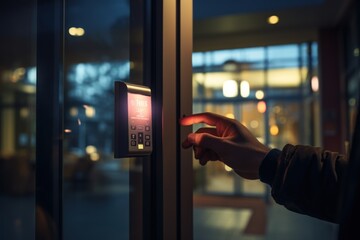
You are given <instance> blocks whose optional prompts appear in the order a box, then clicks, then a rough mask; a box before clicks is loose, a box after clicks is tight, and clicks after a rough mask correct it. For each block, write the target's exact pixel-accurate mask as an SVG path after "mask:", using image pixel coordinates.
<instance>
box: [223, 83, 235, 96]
mask: <svg viewBox="0 0 360 240" xmlns="http://www.w3.org/2000/svg"><path fill="white" fill-rule="evenodd" d="M223 94H224V96H225V97H236V96H237V95H238V84H237V82H236V81H235V80H226V81H225V82H224V84H223Z"/></svg>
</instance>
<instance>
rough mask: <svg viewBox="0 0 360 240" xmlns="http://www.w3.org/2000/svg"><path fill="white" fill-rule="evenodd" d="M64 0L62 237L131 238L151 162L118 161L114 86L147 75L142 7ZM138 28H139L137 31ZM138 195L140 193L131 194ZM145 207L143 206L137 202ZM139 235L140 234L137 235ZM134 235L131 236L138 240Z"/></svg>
mask: <svg viewBox="0 0 360 240" xmlns="http://www.w3.org/2000/svg"><path fill="white" fill-rule="evenodd" d="M136 3H137V4H134V3H133V1H128V0H107V1H83V0H67V1H66V3H65V15H64V16H65V26H64V43H65V45H64V46H65V57H64V112H63V119H64V143H63V199H64V201H63V229H64V239H65V240H71V239H74V240H75V239H88V240H91V239H93V240H95V239H109V240H110V239H129V238H130V236H131V232H130V229H133V230H134V231H133V232H132V234H134V235H136V234H137V233H140V232H141V229H142V222H141V221H139V222H137V223H136V224H137V225H136V226H132V227H134V228H131V227H130V222H131V219H134V218H136V217H137V215H136V214H137V212H136V211H132V210H131V209H136V207H134V208H131V206H130V205H133V204H134V202H136V199H137V198H139V197H140V196H141V195H136V193H137V192H139V191H142V189H141V184H140V181H137V179H142V178H141V177H142V169H143V168H142V163H143V161H149V159H148V158H121V159H115V158H114V147H120V146H114V82H115V81H124V82H129V83H136V84H145V82H144V80H143V79H144V78H143V77H142V69H141V67H139V66H142V61H143V60H142V56H138V55H139V54H138V53H139V52H140V53H141V52H143V50H144V49H143V42H142V39H139V38H136V36H134V31H138V32H137V34H142V33H141V31H143V29H141V26H140V28H137V27H138V26H137V25H136V24H137V23H138V22H139V19H142V18H143V9H142V6H143V1H136ZM136 28H137V29H136ZM134 194H135V195H134ZM139 206H141V204H139ZM139 230H140V231H139ZM133 237H134V236H132V238H133Z"/></svg>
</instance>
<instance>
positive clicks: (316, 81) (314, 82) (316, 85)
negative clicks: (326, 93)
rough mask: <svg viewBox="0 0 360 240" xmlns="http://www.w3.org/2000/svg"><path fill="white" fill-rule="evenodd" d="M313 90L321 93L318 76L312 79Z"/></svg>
mask: <svg viewBox="0 0 360 240" xmlns="http://www.w3.org/2000/svg"><path fill="white" fill-rule="evenodd" d="M311 89H312V90H313V92H317V91H319V78H318V77H316V76H314V77H312V78H311Z"/></svg>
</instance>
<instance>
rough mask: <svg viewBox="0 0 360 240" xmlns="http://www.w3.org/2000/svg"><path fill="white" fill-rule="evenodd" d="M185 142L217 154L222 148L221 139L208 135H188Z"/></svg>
mask: <svg viewBox="0 0 360 240" xmlns="http://www.w3.org/2000/svg"><path fill="white" fill-rule="evenodd" d="M186 142H187V143H188V144H189V145H194V146H198V147H201V148H207V149H210V150H213V151H214V152H216V153H218V152H219V151H220V150H221V148H222V145H223V144H222V143H223V139H222V138H220V137H217V136H214V135H212V134H209V133H190V134H189V135H188V137H187V140H186Z"/></svg>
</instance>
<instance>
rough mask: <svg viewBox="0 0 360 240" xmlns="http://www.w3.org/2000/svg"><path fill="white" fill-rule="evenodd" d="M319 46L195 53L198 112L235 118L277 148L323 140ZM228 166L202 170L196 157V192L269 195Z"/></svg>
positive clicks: (194, 85)
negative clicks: (319, 101) (242, 178)
mask: <svg viewBox="0 0 360 240" xmlns="http://www.w3.org/2000/svg"><path fill="white" fill-rule="evenodd" d="M316 48H317V44H316V43H300V44H288V45H277V46H265V47H256V48H248V49H228V50H218V51H209V52H203V53H201V52H197V53H194V54H193V60H194V64H193V94H194V95H193V97H194V104H193V111H194V112H204V111H209V112H215V113H218V114H221V115H224V116H227V117H230V118H235V119H237V120H238V121H240V122H241V123H242V124H244V125H245V126H246V127H248V128H249V130H250V131H251V132H252V133H253V134H254V135H255V136H256V137H257V138H258V139H259V141H261V142H263V143H264V144H267V145H269V146H271V147H278V148H282V147H283V145H284V144H286V143H293V144H298V143H304V144H310V143H318V142H319V129H320V126H319V125H318V123H317V122H318V121H319V116H318V112H319V111H316V107H317V106H318V87H319V86H318V82H316V80H317V76H316V75H310V74H309V73H312V74H315V73H316V72H317V71H316V67H317V62H318V61H317V54H316V51H315V50H316ZM311 49H312V51H310V50H311ZM309 54H311V55H309ZM309 59H311V63H312V65H311V66H310V65H308V64H309V63H310V62H309ZM229 79H231V80H229ZM311 87H312V88H311ZM195 130H196V129H195ZM224 168H225V166H223V164H222V163H211V164H208V166H207V167H206V168H202V167H200V166H198V163H197V161H194V171H195V182H196V184H195V188H194V191H195V192H196V193H210V192H212V193H230V194H251V193H257V194H264V193H265V188H264V186H263V185H262V184H259V183H258V184H254V185H251V184H250V183H247V182H246V181H244V180H240V179H238V178H237V176H236V175H235V174H234V173H233V172H232V171H231V169H227V171H224ZM250 185H251V187H249V186H250ZM256 189H257V190H256Z"/></svg>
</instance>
